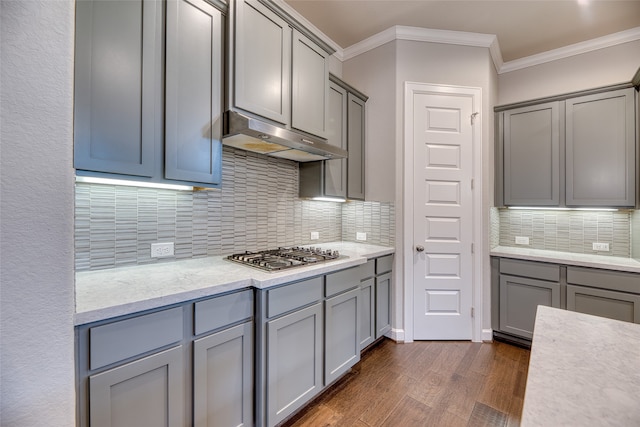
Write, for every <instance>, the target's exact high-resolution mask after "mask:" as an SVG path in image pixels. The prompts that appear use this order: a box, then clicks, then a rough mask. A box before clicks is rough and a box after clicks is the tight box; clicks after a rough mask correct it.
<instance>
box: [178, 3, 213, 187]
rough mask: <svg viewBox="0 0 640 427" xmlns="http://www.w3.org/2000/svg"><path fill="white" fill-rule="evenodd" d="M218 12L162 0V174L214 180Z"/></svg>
mask: <svg viewBox="0 0 640 427" xmlns="http://www.w3.org/2000/svg"><path fill="white" fill-rule="evenodd" d="M222 34H223V33H222V14H221V12H220V11H219V10H217V9H216V8H215V7H213V6H211V4H209V3H207V2H206V1H203V0H169V1H167V34H166V58H167V60H166V113H165V178H168V179H176V180H181V181H191V182H198V183H204V184H220V181H221V176H222V145H221V141H220V138H221V126H222V117H221V114H222V99H221V92H222Z"/></svg>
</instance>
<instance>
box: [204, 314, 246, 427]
mask: <svg viewBox="0 0 640 427" xmlns="http://www.w3.org/2000/svg"><path fill="white" fill-rule="evenodd" d="M193 424H194V426H196V427H218V426H220V427H231V426H234V427H235V426H250V425H253V323H252V322H246V323H244V324H241V325H238V326H234V327H232V328H229V329H226V330H223V331H221V332H218V333H215V334H212V335H209V336H206V337H204V338H200V339H197V340H196V341H195V342H194V345H193Z"/></svg>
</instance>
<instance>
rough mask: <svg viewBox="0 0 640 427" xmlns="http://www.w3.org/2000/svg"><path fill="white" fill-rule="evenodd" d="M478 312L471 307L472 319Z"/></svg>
mask: <svg viewBox="0 0 640 427" xmlns="http://www.w3.org/2000/svg"><path fill="white" fill-rule="evenodd" d="M475 315H476V311H475V309H474V308H473V307H471V317H475Z"/></svg>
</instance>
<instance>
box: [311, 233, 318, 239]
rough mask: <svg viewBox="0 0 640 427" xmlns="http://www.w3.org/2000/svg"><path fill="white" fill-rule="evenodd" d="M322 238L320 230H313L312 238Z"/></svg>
mask: <svg viewBox="0 0 640 427" xmlns="http://www.w3.org/2000/svg"><path fill="white" fill-rule="evenodd" d="M319 238H320V233H319V232H318V231H312V232H311V240H318V239H319Z"/></svg>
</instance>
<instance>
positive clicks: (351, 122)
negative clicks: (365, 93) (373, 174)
mask: <svg viewBox="0 0 640 427" xmlns="http://www.w3.org/2000/svg"><path fill="white" fill-rule="evenodd" d="M347 120H348V130H347V150H348V151H349V158H348V159H347V197H348V198H349V199H354V200H364V195H365V188H364V185H365V177H364V173H365V147H364V145H365V144H364V142H365V101H363V100H362V99H360V98H358V97H357V96H355V95H353V94H349V95H348V102H347Z"/></svg>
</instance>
